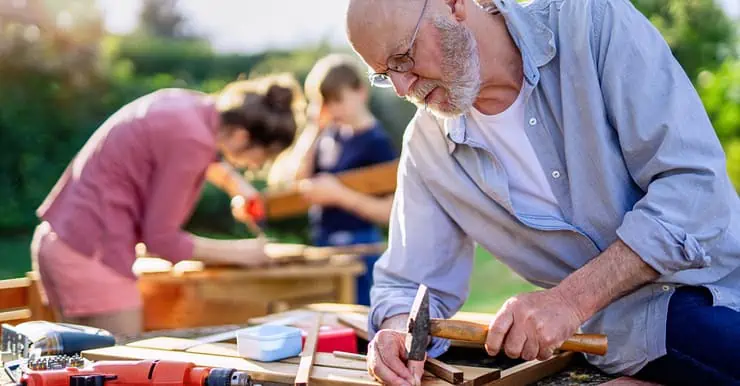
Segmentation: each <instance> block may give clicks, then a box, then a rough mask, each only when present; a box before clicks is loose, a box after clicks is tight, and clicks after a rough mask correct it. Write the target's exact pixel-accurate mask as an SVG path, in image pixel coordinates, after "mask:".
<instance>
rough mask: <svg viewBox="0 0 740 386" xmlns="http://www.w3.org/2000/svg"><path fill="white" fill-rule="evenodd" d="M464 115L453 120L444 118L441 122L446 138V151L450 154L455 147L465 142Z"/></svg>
mask: <svg viewBox="0 0 740 386" xmlns="http://www.w3.org/2000/svg"><path fill="white" fill-rule="evenodd" d="M465 115H467V113H466V114H463V115H461V116H459V117H455V118H445V119H444V120H443V122H442V125H443V128H444V132H445V136H446V137H447V151H448V152H449V153H450V154H452V152H453V151H455V147H457V145H459V144H462V143H464V142H465Z"/></svg>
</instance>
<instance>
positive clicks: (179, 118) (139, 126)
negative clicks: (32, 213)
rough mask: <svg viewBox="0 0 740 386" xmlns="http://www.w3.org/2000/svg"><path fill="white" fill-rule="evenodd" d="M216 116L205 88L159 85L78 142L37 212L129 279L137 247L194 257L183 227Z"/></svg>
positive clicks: (174, 258)
mask: <svg viewBox="0 0 740 386" xmlns="http://www.w3.org/2000/svg"><path fill="white" fill-rule="evenodd" d="M219 126H220V117H219V114H218V112H217V111H216V109H215V107H214V105H213V103H212V102H211V101H210V100H209V99H208V97H207V96H206V95H205V94H201V93H198V92H194V91H190V90H182V89H164V90H160V91H156V92H153V93H151V94H148V95H145V96H143V97H141V98H138V99H136V100H134V101H133V102H131V103H129V104H127V105H126V106H124V107H123V108H121V109H120V110H119V111H117V112H116V113H115V114H114V115H113V116H111V117H110V118H109V119H108V120H107V121H106V122H104V123H103V125H102V126H101V127H100V128H98V129H97V130H96V131H95V133H94V134H93V135H92V137H91V138H90V139H89V140H88V141H87V143H86V144H85V145H84V146H83V148H82V149H81V150H80V152H79V153H78V154H77V155H76V156H75V158H74V159H73V160H72V162H71V163H70V164H69V165H68V167H67V169H66V170H65V171H64V174H63V175H62V177H61V178H60V179H59V181H58V182H57V183H56V185H55V186H54V188H53V189H52V191H51V192H50V193H49V195H48V196H47V197H46V199H45V200H44V202H43V203H42V204H41V206H40V207H39V208H38V210H37V215H38V217H39V218H41V219H43V220H46V221H48V222H49V223H50V224H51V227H52V229H53V230H54V231H55V232H56V233H57V234H58V235H59V237H60V238H61V239H62V240H63V241H64V242H66V243H67V244H68V245H69V246H70V247H71V248H73V249H74V250H76V251H78V252H80V253H82V254H84V255H86V256H95V255H97V256H101V262H103V263H104V264H106V265H108V266H110V267H111V268H113V269H114V270H115V271H117V272H119V273H120V274H122V275H124V276H127V277H131V278H134V277H135V276H134V274H133V273H132V272H131V267H132V266H133V263H134V261H135V259H136V255H135V251H134V249H135V245H136V244H137V243H138V242H143V243H144V244H146V246H147V250H148V251H149V252H151V253H152V254H154V255H157V256H160V257H162V258H164V259H167V260H169V261H171V262H173V263H176V262H178V261H181V260H185V259H188V258H191V257H192V254H193V241H192V238H191V237H190V235H189V234H188V233H186V232H184V231H182V230H181V227H182V226H183V224H184V222H185V221H186V220H187V219H188V218H189V216H190V214H191V213H192V210H193V208H194V206H195V202H196V199H198V197H199V196H200V190H201V188H202V186H203V183H204V181H205V172H206V169H207V168H208V165H209V164H211V163H212V162H214V161H216V159H215V158H216V154H217V148H216V133H217V130H218V128H219Z"/></svg>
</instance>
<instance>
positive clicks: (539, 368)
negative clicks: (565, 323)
mask: <svg viewBox="0 0 740 386" xmlns="http://www.w3.org/2000/svg"><path fill="white" fill-rule="evenodd" d="M116 347H124V348H131V349H134V348H136V349H142V350H155V351H166V352H183V353H188V354H200V355H210V356H215V357H221V358H233V359H242V360H244V361H247V362H250V363H252V364H256V365H259V366H262V367H265V368H266V369H267V370H275V371H277V370H286V369H291V371H293V372H292V377H293V378H291V379H290V380H289V381H287V382H289V383H293V379H294V378H295V374H296V373H297V371H298V365H299V363H300V357H293V358H288V359H285V360H282V361H280V362H270V363H263V362H258V361H249V360H246V359H243V358H240V357H239V354H238V352H237V345H236V344H233V343H211V344H200V343H199V342H198V341H197V340H193V339H182V338H169V337H160V338H152V339H146V340H141V341H137V342H132V343H130V344H128V345H126V346H116ZM116 347H111V348H107V349H99V350H90V351H87V352H85V353H84V356H85V357H86V358H88V359H91V360H104V359H151V358H150V357H146V358H137V357H127V356H126V355H143V353H142V352H135V351H126V350H125V349H124V350H116ZM149 354H151V353H149ZM167 355H169V354H167ZM574 358H575V353H572V352H564V353H560V354H558V355H555V356H554V357H552V358H550V359H548V360H546V361H529V362H525V363H522V364H519V365H517V366H514V367H511V368H508V369H505V370H499V369H491V368H484V367H473V366H458V365H455V366H454V367H456V368H458V369H460V370H462V371H463V373H464V376H463V379H464V381H463V382H462V383H461V384H462V385H466V386H470V385H476V386H477V385H484V384H490V385H496V386H513V385H523V384H528V383H532V382H536V381H538V380H540V379H543V378H546V377H548V376H550V375H553V374H556V373H558V372H559V371H561V370H562V369H564V368H565V367H566V366H567V365H568V364H569V363H570V362H571V361H572V360H573V359H574ZM163 359H169V357H168V358H163ZM280 364H282V365H292V366H294V368H289V367H280V366H279V365H280ZM272 365H275V366H272ZM204 366H205V365H204ZM271 366H272V367H271ZM318 368H323V369H324V370H320V371H319V370H317V369H318ZM326 368H334V369H338V370H347V371H355V372H359V373H361V374H364V375H367V370H366V366H365V362H364V361H359V360H353V359H346V358H339V357H336V356H334V355H333V354H330V353H316V357H315V358H314V370H313V371H312V373H311V374H312V378H311V381H312V382H315V379H314V378H313V376H314V375H316V374H317V371H318V374H326V371H325V369H326ZM340 375H347V374H346V373H341V374H340ZM355 375H358V374H355ZM367 377H368V378H369V376H367ZM362 379H364V380H367V379H366V378H362ZM261 380H264V381H269V380H268V379H261ZM274 382H275V381H274ZM320 382H323V381H320ZM363 382H364V381H363ZM359 384H365V383H359ZM448 384H449V383H448V382H446V381H444V380H441V379H439V378H436V377H434V376H433V375H432V374H431V373H429V372H426V374H425V377H424V385H434V386H436V385H448Z"/></svg>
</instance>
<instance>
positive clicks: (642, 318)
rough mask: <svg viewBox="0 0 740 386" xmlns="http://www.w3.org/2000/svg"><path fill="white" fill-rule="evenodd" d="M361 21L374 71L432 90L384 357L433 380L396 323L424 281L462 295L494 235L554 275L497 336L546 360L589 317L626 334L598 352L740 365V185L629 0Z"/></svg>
mask: <svg viewBox="0 0 740 386" xmlns="http://www.w3.org/2000/svg"><path fill="white" fill-rule="evenodd" d="M347 23H348V35H349V39H350V41H351V43H352V45H353V47H354V49H355V50H356V51H357V53H358V54H359V55H360V56H362V58H363V59H364V60H365V62H366V63H367V64H368V65H369V67H370V68H371V71H372V72H373V74H372V75H371V79H372V81H373V84H374V85H376V86H381V87H393V88H394V89H395V91H396V93H397V94H398V95H399V96H402V97H405V98H406V99H408V100H410V101H411V102H414V103H415V104H417V105H418V106H419V107H420V108H419V111H418V113H417V114H416V116H415V117H414V118H413V121H412V122H411V123H410V125H409V127H408V130H407V132H406V134H405V138H404V147H403V154H402V157H401V163H400V166H399V174H398V179H399V180H398V183H399V184H398V190H397V193H396V201H395V202H394V208H393V214H392V223H391V233H390V243H389V244H390V245H389V248H388V250H387V251H386V253H385V254H384V256H383V257H382V258H381V260H380V261H379V262H378V263H377V265H376V268H375V273H374V274H375V283H374V288H373V290H372V309H371V314H370V321H369V323H370V330H371V334H372V335H373V338H372V342H371V344H370V347H369V351H370V352H369V359H368V368H369V370H370V373H371V374H373V375H374V376H375V377H377V378H378V379H380V380H382V381H384V382H386V383H389V384H407V383H409V384H411V383H416V382H418V380H419V378H420V375H421V373H422V368H423V364H422V363H419V362H415V361H408V362H407V361H406V360H405V357H404V355H405V354H404V349H403V334H401V333H400V332H398V329H403V328H404V326H405V322H406V317H407V313H408V311H409V308H410V305H411V303H412V301H413V298H414V295H415V292H416V290H417V288H418V285H419V283H423V284H426V285H427V286H428V287H429V288H430V290H432V296H431V298H430V302H431V304H430V305H431V313H432V316H433V317H441V318H447V317H450V316H452V315H453V314H454V313H455V312H456V311H457V310H458V309H459V308H460V307H461V305H462V304H463V302H464V301H465V299H466V297H467V295H468V289H469V283H468V280H469V276H470V273H471V270H472V269H473V249H474V243H479V244H480V245H482V246H483V247H485V248H486V249H487V250H489V251H491V252H492V253H493V254H494V255H495V256H496V257H497V258H498V259H500V260H501V261H502V262H504V263H505V264H506V265H508V266H509V267H511V268H512V269H513V270H514V271H516V272H517V273H519V274H520V275H521V276H523V277H524V278H525V279H527V280H528V281H530V282H532V283H534V284H536V285H538V286H540V287H543V288H545V289H544V290H542V291H537V292H533V293H525V294H521V295H518V296H516V297H514V298H512V299H510V300H509V301H508V302H507V303H506V304H505V305H504V307H503V308H502V309H501V310H500V311H499V312H498V313H497V314H496V316H495V318H494V320H493V322H492V323H491V326H490V332H489V334H488V340H487V344H486V349H487V351H488V352H489V353H490V354H491V355H495V354H497V353H499V352H504V353H506V355H508V356H510V357H520V358H523V359H526V360H532V359H535V358H538V359H545V358H548V357H550V356H551V355H552V354H553V351H554V350H555V349H556V348H557V347H559V346H560V344H562V342H563V341H564V340H565V339H567V338H568V337H570V336H571V335H572V334H573V333H575V332H576V331H577V330H578V329H579V328H582V329H583V331H584V332H590V333H604V334H607V335H608V337H609V341H610V349H609V352H608V354H607V355H606V356H603V357H599V356H587V359H588V360H589V361H590V362H591V363H593V364H594V365H596V366H598V367H599V368H601V369H602V370H604V371H606V372H608V373H625V374H630V375H635V374H637V375H638V376H641V377H644V378H646V379H651V380H654V381H658V382H667V383H682V382H683V383H693V384H697V383H698V384H731V383H739V382H740V366H738V365H737V364H738V363H740V355H739V354H738V353H740V350H738V349H737V348H738V347H740V312H738V310H739V309H740V269H738V266H739V265H740V226H739V225H740V200H738V196H737V194H736V192H735V191H734V190H733V187H732V184H731V183H730V180H729V178H728V176H727V173H726V170H725V155H724V153H723V150H722V147H721V146H720V143H719V141H718V140H717V137H716V135H715V133H714V130H713V128H712V126H711V123H710V121H709V119H708V117H707V114H706V112H705V111H704V109H703V106H702V104H701V101H700V99H699V98H698V96H697V94H696V92H695V90H694V89H693V88H692V85H691V82H690V81H689V79H688V78H687V76H686V74H685V73H684V71H683V70H682V69H681V67H680V66H679V64H678V63H677V62H676V60H675V59H674V57H673V56H672V55H671V52H670V50H669V47H668V46H667V45H666V43H665V41H664V40H663V38H662V37H661V35H660V34H659V32H658V31H657V30H656V29H655V28H653V26H652V25H651V24H650V23H649V22H648V20H646V19H645V18H644V17H643V15H642V14H640V13H639V12H638V11H637V10H636V9H635V8H634V7H633V6H632V5H631V4H630V3H629V1H627V0H580V1H575V0H536V1H534V2H532V3H529V4H527V5H521V4H519V3H517V1H515V0H478V1H477V2H474V1H473V0H403V1H398V0H351V3H350V6H349V9H348V12H347ZM495 282H496V278H495V277H491V283H492V285H495ZM447 344H448V342H446V341H443V340H439V339H436V338H435V339H433V340H432V341H431V342H430V346H429V351H428V354H429V355H430V356H436V355H439V354H440V353H442V352H443V351H444V350H445V349H446V348H447Z"/></svg>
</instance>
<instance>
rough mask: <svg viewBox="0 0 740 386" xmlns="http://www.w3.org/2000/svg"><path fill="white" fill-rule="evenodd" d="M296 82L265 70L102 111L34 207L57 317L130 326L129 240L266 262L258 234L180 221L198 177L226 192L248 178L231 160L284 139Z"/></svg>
mask: <svg viewBox="0 0 740 386" xmlns="http://www.w3.org/2000/svg"><path fill="white" fill-rule="evenodd" d="M297 90H298V85H297V83H296V82H295V81H294V80H293V79H292V78H291V77H289V76H273V77H265V78H263V79H258V80H252V81H238V82H234V83H232V84H230V85H228V86H227V87H226V88H225V89H224V90H222V92H221V93H220V95H218V96H211V95H207V94H203V93H199V92H195V91H191V90H184V89H164V90H159V91H156V92H153V93H151V94H148V95H145V96H143V97H140V98H138V99H136V100H134V101H133V102H131V103H129V104H127V105H126V106H123V107H122V108H121V109H120V110H118V111H117V112H116V113H115V114H113V115H112V116H111V117H110V118H109V119H108V120H107V121H106V122H104V123H103V125H102V126H100V128H98V129H97V131H95V133H93V135H92V137H91V138H90V139H89V140H88V141H87V143H86V144H85V145H84V146H83V147H82V149H81V150H80V152H79V153H78V154H77V155H76V157H75V158H74V159H73V160H72V162H71V163H70V164H69V166H68V167H67V169H66V170H65V172H64V174H63V175H62V177H61V178H60V180H59V181H58V182H57V184H56V186H54V188H53V189H52V191H51V192H50V193H49V195H48V196H47V198H46V199H45V201H44V202H43V203H42V205H41V206H40V207H39V209H38V211H37V215H38V216H39V218H40V219H41V221H42V223H41V225H39V226H38V227H37V229H36V232H35V233H34V240H33V243H32V247H31V250H32V258H33V262H34V269H37V270H38V271H39V274H40V277H41V283H42V286H43V289H44V291H45V293H46V295H47V297H48V301H49V303H50V306H51V308H52V309H53V310H54V311H55V313H56V314H57V318H58V319H60V320H61V321H66V322H70V323H78V324H83V325H89V326H95V327H99V328H103V329H106V330H109V331H110V332H111V333H114V334H124V335H133V334H137V333H139V332H140V329H141V321H142V311H141V308H142V303H141V296H140V294H139V292H138V289H137V286H136V277H135V276H134V274H133V273H132V270H131V268H132V266H133V264H134V261H135V259H136V255H135V245H136V244H137V243H139V242H143V243H144V244H145V245H146V247H147V249H148V250H149V251H150V252H152V253H153V254H154V255H157V256H159V257H161V258H163V259H167V260H169V261H171V262H172V263H177V262H179V261H181V260H185V259H197V260H202V261H206V262H222V263H231V264H243V265H259V264H263V263H264V262H266V261H267V257H266V256H265V253H264V251H263V247H264V243H263V242H262V241H261V240H254V239H252V240H213V239H207V238H202V237H197V236H194V235H192V234H189V233H186V232H184V231H183V230H181V227H182V225H183V223H184V222H185V221H186V220H187V219H188V217H189V215H190V213H191V211H192V209H193V208H194V205H195V202H196V200H197V198H198V197H199V194H200V189H201V187H202V186H203V183H204V181H205V180H206V179H207V178H208V179H210V180H211V181H212V182H213V183H214V184H215V185H216V186H219V187H221V188H223V189H224V190H226V191H227V193H229V194H230V195H231V196H236V195H239V194H241V193H242V191H244V192H245V193H247V194H248V193H249V189H250V186H249V184H247V183H246V182H245V181H243V180H240V178H239V175H238V173H236V172H235V171H234V169H233V168H232V167H231V166H230V165H235V166H237V167H250V168H257V167H260V166H261V165H262V164H263V163H265V162H266V161H268V160H269V159H271V158H273V157H274V156H275V155H276V153H278V152H279V151H281V150H283V149H285V148H286V147H288V146H289V145H290V143H291V142H292V141H293V138H294V136H295V132H296V127H297V125H298V124H299V122H300V119H299V115H298V113H297V111H300V110H301V108H302V107H301V105H300V100H301V95H300V94H299V92H298V91H297Z"/></svg>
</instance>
